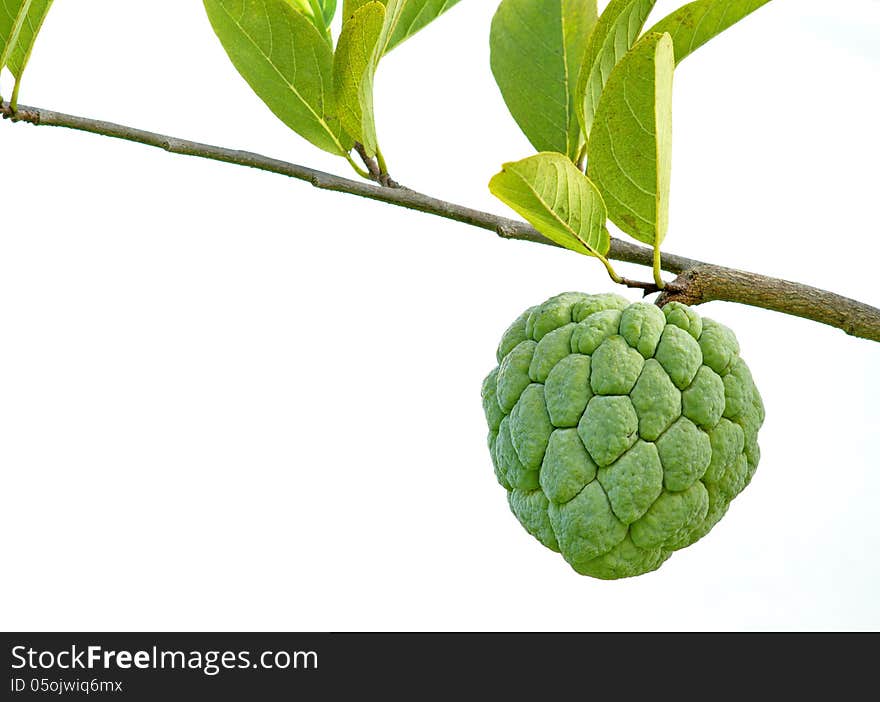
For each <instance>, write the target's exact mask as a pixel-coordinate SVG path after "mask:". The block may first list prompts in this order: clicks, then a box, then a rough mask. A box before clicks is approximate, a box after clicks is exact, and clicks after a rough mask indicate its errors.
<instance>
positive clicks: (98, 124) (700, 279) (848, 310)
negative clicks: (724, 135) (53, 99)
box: [0, 103, 880, 341]
mask: <svg viewBox="0 0 880 702" xmlns="http://www.w3.org/2000/svg"><path fill="white" fill-rule="evenodd" d="M0 115H2V117H3V118H4V119H9V120H11V121H13V122H26V123H29V124H33V125H40V126H48V127H66V128H68V129H75V130H78V131H83V132H90V133H92V134H100V135H102V136H107V137H112V138H115V139H123V140H125V141H132V142H136V143H138V144H144V145H146V146H153V147H156V148H160V149H164V150H165V151H169V152H171V153H174V154H181V155H185V156H197V157H199V158H206V159H211V160H214V161H222V162H224V163H232V164H236V165H239V166H247V167H249V168H256V169H259V170H262V171H269V172H270V173H278V174H280V175H284V176H288V177H289V178H296V179H298V180H303V181H305V182H307V183H310V184H311V185H313V186H314V187H316V188H320V189H322V190H332V191H336V192H343V193H349V194H351V195H358V196H359V197H365V198H369V199H371V200H377V201H379V202H386V203H389V204H392V205H397V206H398V207H405V208H407V209H410V210H416V211H419V212H426V213H428V214H433V215H436V216H438V217H445V218H446V219H451V220H454V221H456V222H461V223H463V224H468V225H471V226H473V227H480V228H482V229H488V230H489V231H492V232H495V233H496V234H497V235H498V236H500V237H502V238H504V239H515V240H518V241H531V242H535V243H539V244H548V245H551V246H557V244H555V243H554V242H552V241H550V240H549V239H546V238H545V237H543V236H542V235H541V234H540V233H539V232H538V231H536V230H535V229H534V228H532V227H531V226H529V225H528V224H525V223H524V222H519V221H517V220H514V219H508V218H507V217H500V216H498V215H494V214H491V213H488V212H482V211H480V210H475V209H472V208H470V207H464V206H462V205H457V204H455V203H452V202H446V201H445V200H439V199H437V198H434V197H431V196H429V195H424V194H422V193H419V192H416V191H414V190H409V189H408V188H403V187H381V186H377V185H373V184H371V183H366V182H362V181H357V180H351V179H349V178H341V177H339V176H336V175H332V174H330V173H324V172H323V171H318V170H315V169H312V168H307V167H306V166H300V165H297V164H295V163H288V162H286V161H281V160H278V159H274V158H270V157H268V156H262V155H260V154H255V153H251V152H249V151H238V150H233V149H227V148H223V147H220V146H212V145H210V144H200V143H198V142H193V141H187V140H186V139H178V138H176V137H170V136H165V135H163V134H155V133H153V132H147V131H144V130H141V129H134V128H132V127H127V126H125V125H121V124H114V123H112V122H102V121H99V120H94V119H89V118H87V117H77V116H74V115H66V114H62V113H60V112H53V111H51V110H44V109H41V108H37V107H25V106H23V105H21V106H19V108H18V110H17V111H16V112H13V111H12V108H11V107H10V106H9V103H0ZM608 257H609V258H611V259H614V260H617V261H624V262H627V263H635V264H639V265H642V266H648V267H650V266H652V265H653V252H652V250H651V249H650V248H648V247H645V246H640V245H638V244H632V243H629V242H627V241H622V240H620V239H615V238H612V239H611V250H610V251H609V253H608ZM663 270H665V271H668V272H670V273H674V274H676V275H678V277H677V278H676V279H675V280H674V281H672V282H671V283H669V284H668V285H667V287H666V289H665V290H664V291H663V292H662V293H661V295H660V298H659V299H658V303H659V304H665V303H667V302H670V301H672V300H679V301H681V302H686V303H688V304H694V305H695V304H700V303H703V302H709V301H711V300H726V301H729V302H738V303H741V304H744V305H751V306H754V307H761V308H764V309H768V310H773V311H776V312H782V313H784V314H789V315H795V316H798V317H804V318H805V319H810V320H813V321H816V322H821V323H822V324H828V325H830V326H833V327H837V328H838V329H842V330H843V331H845V332H846V333H847V334H851V335H852V336H857V337H861V338H863V339H870V340H872V341H880V309H877V308H876V307H872V306H870V305H867V304H865V303H863V302H858V301H856V300H852V299H850V298H848V297H843V296H842V295H837V294H835V293H832V292H828V291H826V290H820V289H819V288H814V287H810V286H809V285H803V284H801V283H793V282H790V281H787V280H779V279H777V278H770V277H768V276H764V275H758V274H756V273H748V272H745V271H739V270H734V269H732V268H725V267H724V266H717V265H714V264H710V263H704V262H702V261H696V260H693V259H689V258H685V257H683V256H677V255H675V254H668V253H664V254H663ZM636 287H644V286H643V285H636ZM650 292H656V290H654V289H645V294H649V293H650Z"/></svg>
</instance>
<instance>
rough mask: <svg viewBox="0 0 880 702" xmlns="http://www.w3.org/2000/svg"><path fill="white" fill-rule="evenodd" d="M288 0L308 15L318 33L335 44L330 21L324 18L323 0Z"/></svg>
mask: <svg viewBox="0 0 880 702" xmlns="http://www.w3.org/2000/svg"><path fill="white" fill-rule="evenodd" d="M287 2H288V3H289V4H290V5H291V6H292V7H293V8H294V9H295V10H297V11H299V12H301V13H302V14H303V15H305V16H306V17H308V19H309V22H311V23H312V24H313V25H315V29H317V30H318V33H319V34H321V35H322V36H324V37H325V38H326V39H327V41H328V42H329V43H330V46H331V47H332V46H333V39H332V37H331V36H330V22H329V21H325V20H324V8H323V6H322V4H321V3H322V0H287ZM331 19H332V18H331Z"/></svg>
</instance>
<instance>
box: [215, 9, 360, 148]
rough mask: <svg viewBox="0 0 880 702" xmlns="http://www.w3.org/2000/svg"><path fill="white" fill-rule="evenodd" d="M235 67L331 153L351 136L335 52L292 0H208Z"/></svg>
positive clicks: (277, 111) (297, 129)
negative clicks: (337, 93) (342, 113)
mask: <svg viewBox="0 0 880 702" xmlns="http://www.w3.org/2000/svg"><path fill="white" fill-rule="evenodd" d="M204 3H205V9H206V11H207V13H208V18H209V19H210V20H211V25H212V26H213V28H214V31H215V32H216V34H217V37H218V38H219V39H220V42H221V44H223V48H224V49H226V53H227V54H228V55H229V58H230V60H231V61H232V63H233V65H234V66H235V67H236V69H238V72H239V73H240V74H241V75H242V77H243V78H244V79H245V80H246V81H247V82H248V85H250V86H251V88H252V89H253V91H254V92H255V93H256V94H257V95H258V96H259V97H260V99H261V100H262V101H263V102H264V103H266V106H267V107H268V108H269V109H270V110H272V112H273V113H274V114H275V116H276V117H278V119H280V120H281V121H282V122H284V123H285V124H286V125H287V126H288V127H290V128H291V129H293V130H294V131H295V132H297V133H298V134H300V135H301V136H302V137H304V138H306V139H308V140H309V141H310V142H312V143H313V144H314V145H315V146H317V147H319V148H321V149H324V150H325V151H329V152H330V153H332V154H337V155H340V156H342V155H345V154H347V153H348V151H349V150H350V148H351V140H350V138H349V137H348V136H347V135H345V133H344V132H343V130H342V128H341V126H340V124H339V120H338V118H337V116H336V100H335V97H334V90H333V53H332V50H331V49H330V45H329V43H328V42H327V40H326V38H325V37H323V36H322V35H321V33H320V32H319V31H318V30H317V29H316V28H315V25H314V24H313V23H312V21H311V20H310V19H309V18H307V17H306V16H305V15H304V14H302V13H301V12H299V11H298V10H296V9H295V8H294V6H293V5H291V3H290V2H289V1H288V0H204Z"/></svg>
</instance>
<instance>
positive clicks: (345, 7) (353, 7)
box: [342, 0, 388, 23]
mask: <svg viewBox="0 0 880 702" xmlns="http://www.w3.org/2000/svg"><path fill="white" fill-rule="evenodd" d="M368 2H373V0H342V21H343V23H344V22H347V21H348V19H349V17H351V16H352V15H353V14H354V13H355V12H357V11H358V10H359V9H360V8H362V7H363V6H364V5H366V4H367V3H368ZM379 2H381V3H382V4H383V5H387V4H388V2H387V0H379Z"/></svg>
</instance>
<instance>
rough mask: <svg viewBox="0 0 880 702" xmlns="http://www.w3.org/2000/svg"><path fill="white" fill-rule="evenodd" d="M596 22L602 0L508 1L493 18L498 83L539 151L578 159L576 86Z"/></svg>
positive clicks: (491, 42)
mask: <svg viewBox="0 0 880 702" xmlns="http://www.w3.org/2000/svg"><path fill="white" fill-rule="evenodd" d="M595 24H596V0H547V2H534V0H503V1H502V2H501V4H500V5H499V6H498V11H497V12H496V13H495V17H494V18H493V19H492V29H491V32H490V35H489V47H490V50H491V65H492V73H493V75H494V76H495V82H496V83H498V87H499V88H500V90H501V95H502V96H503V97H504V102H505V103H506V104H507V109H508V110H509V111H510V114H511V115H513V118H514V119H515V120H516V123H517V124H518V125H519V127H520V129H522V131H523V133H524V134H525V135H526V137H527V138H528V140H529V141H530V142H531V144H532V146H534V147H535V149H537V150H538V151H558V152H559V153H563V154H567V155H568V157H569V158H571V159H572V160H574V159H576V158H577V154H578V150H579V148H580V146H581V143H582V142H581V136H580V128H579V126H578V121H577V118H576V115H575V103H574V91H575V87H576V82H577V74H578V70H579V69H580V66H581V63H582V62H583V58H584V52H585V51H586V46H587V37H588V36H589V34H590V31H591V30H592V29H593V26H594V25H595Z"/></svg>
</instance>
